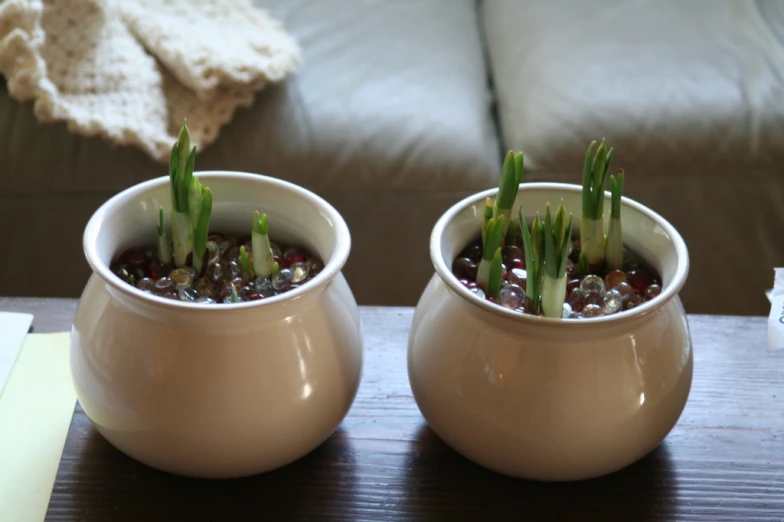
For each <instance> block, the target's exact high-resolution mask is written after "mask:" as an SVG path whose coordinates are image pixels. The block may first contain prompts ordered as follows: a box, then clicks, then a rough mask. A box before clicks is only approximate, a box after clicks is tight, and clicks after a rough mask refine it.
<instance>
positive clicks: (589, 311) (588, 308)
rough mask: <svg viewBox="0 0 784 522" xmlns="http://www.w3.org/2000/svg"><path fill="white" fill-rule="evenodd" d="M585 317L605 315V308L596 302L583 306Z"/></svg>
mask: <svg viewBox="0 0 784 522" xmlns="http://www.w3.org/2000/svg"><path fill="white" fill-rule="evenodd" d="M582 315H583V317H599V316H600V315H604V310H603V309H602V307H601V306H599V305H595V304H587V305H585V306H584V307H583V311H582Z"/></svg>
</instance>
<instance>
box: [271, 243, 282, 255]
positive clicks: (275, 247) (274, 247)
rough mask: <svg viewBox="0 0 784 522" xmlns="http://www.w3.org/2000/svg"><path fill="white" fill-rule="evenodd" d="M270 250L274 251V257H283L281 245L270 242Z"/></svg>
mask: <svg viewBox="0 0 784 522" xmlns="http://www.w3.org/2000/svg"><path fill="white" fill-rule="evenodd" d="M270 250H272V255H273V256H275V257H283V253H282V252H281V250H280V245H278V244H277V243H275V242H273V241H270Z"/></svg>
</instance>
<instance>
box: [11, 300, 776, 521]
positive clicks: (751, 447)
mask: <svg viewBox="0 0 784 522" xmlns="http://www.w3.org/2000/svg"><path fill="white" fill-rule="evenodd" d="M74 307H75V302H73V301H69V300H36V299H24V300H16V299H12V300H9V299H0V310H14V311H32V312H33V313H36V314H37V316H36V321H35V328H36V331H56V330H63V329H67V328H68V327H69V325H70V317H71V316H72V313H73V310H74ZM412 314H413V310H412V309H410V308H363V309H362V321H363V326H364V328H365V335H366V350H367V352H366V359H365V367H364V375H363V380H362V385H361V387H360V390H359V393H358V396H357V398H356V401H355V403H354V405H353V408H352V410H351V412H350V413H349V415H348V416H347V417H346V419H345V420H344V422H343V423H342V425H341V427H340V428H339V429H338V431H337V432H336V433H335V434H334V435H333V436H332V437H331V438H330V439H329V440H328V441H327V442H325V443H324V444H323V445H322V446H320V447H319V448H318V449H316V450H315V451H313V452H312V453H311V454H310V455H308V456H306V457H305V458H303V459H301V460H300V461H298V462H296V463H294V464H292V465H290V466H287V467H285V468H283V469H280V470H277V471H275V472H272V473H269V474H266V475H262V476H257V477H253V478H249V479H242V480H227V481H206V480H192V479H184V478H180V477H175V476H172V475H168V474H165V473H161V472H158V471H155V470H152V469H150V468H147V467H145V466H143V465H141V464H138V463H136V462H135V461H133V460H131V459H129V458H127V457H125V456H124V455H123V454H121V453H120V452H119V451H117V450H115V449H114V448H113V447H112V446H111V445H109V444H108V443H107V442H106V441H105V440H104V439H103V438H102V437H101V436H100V435H99V434H98V433H97V432H96V431H95V430H94V429H93V428H92V426H91V424H90V422H89V420H88V419H87V418H86V416H85V415H84V414H83V413H82V411H81V410H80V409H79V408H78V407H77V410H76V413H75V415H74V420H73V423H72V426H71V429H70V432H69V434H68V439H67V442H66V446H65V450H64V453H63V458H62V461H61V464H60V469H59V471H58V474H57V480H56V484H55V487H54V490H53V492H52V497H51V502H50V505H49V510H48V513H47V517H46V519H47V520H52V521H65V520H67V521H74V520H80V521H98V520H101V521H103V520H111V521H124V520H134V521H157V520H166V521H174V520H187V521H201V520H205V521H206V520H210V521H213V520H214V521H233V520H267V519H269V520H352V521H353V520H373V521H383V520H512V519H514V520H535V521H540V520H566V521H570V520H575V521H592V520H623V521H639V522H646V521H662V520H704V521H716V522H720V521H771V522H772V521H776V522H782V521H784V351H780V352H773V353H768V352H767V351H766V349H765V339H766V337H765V327H766V323H765V320H764V319H763V318H749V317H720V316H716V317H712V316H700V315H695V316H690V318H689V322H690V326H691V329H692V335H693V339H694V353H695V374H694V383H693V387H692V392H691V396H690V399H689V403H688V404H687V406H686V409H685V411H684V413H683V416H682V417H681V419H680V421H679V422H678V425H677V426H676V427H675V429H674V430H673V431H672V433H671V434H670V435H669V436H668V437H667V439H666V440H665V441H664V443H662V445H661V446H660V447H659V448H657V449H656V450H655V451H654V452H653V453H651V454H650V455H649V456H647V457H646V458H644V459H643V460H641V461H640V462H638V463H637V464H634V465H632V466H630V467H629V468H627V469H625V470H623V471H620V472H618V473H616V474H613V475H611V476H608V477H604V478H601V479H596V480H590V481H583V482H577V483H569V484H544V483H536V482H529V481H524V480H516V479H511V478H507V477H503V476H500V475H497V474H494V473H492V472H489V471H486V470H484V469H482V468H480V467H478V466H476V465H474V464H472V463H471V462H469V461H467V460H465V459H464V458H462V457H461V456H459V455H457V454H456V453H455V452H454V451H452V450H451V449H450V448H449V447H447V446H446V445H445V444H444V443H443V442H441V440H440V439H439V438H438V437H437V436H436V435H434V434H433V432H432V431H431V430H430V429H429V428H428V427H427V425H426V424H425V423H424V421H423V419H422V416H421V414H420V413H419V411H418V409H417V407H416V404H415V403H414V400H413V398H412V396H411V392H410V389H409V385H408V377H407V374H406V340H407V335H408V326H409V324H410V321H411V317H412ZM0 518H1V517H0Z"/></svg>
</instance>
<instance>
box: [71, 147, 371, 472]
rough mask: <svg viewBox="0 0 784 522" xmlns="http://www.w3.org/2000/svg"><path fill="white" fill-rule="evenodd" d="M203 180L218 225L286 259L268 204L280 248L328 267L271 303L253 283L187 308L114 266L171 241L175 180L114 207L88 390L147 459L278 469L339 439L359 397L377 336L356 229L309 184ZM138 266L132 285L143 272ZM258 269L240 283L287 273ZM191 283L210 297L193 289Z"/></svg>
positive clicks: (84, 322) (95, 280) (89, 305)
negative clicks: (362, 295) (350, 270)
mask: <svg viewBox="0 0 784 522" xmlns="http://www.w3.org/2000/svg"><path fill="white" fill-rule="evenodd" d="M186 149H187V147H186ZM190 165H191V169H192V166H193V163H192V162H191V164H190ZM172 168H173V169H174V170H176V167H174V162H173V167H172ZM195 174H196V175H197V176H198V179H199V180H200V182H202V183H204V186H206V187H209V191H210V196H211V199H212V201H213V202H214V203H213V204H212V205H211V208H210V212H209V216H210V219H211V226H212V227H214V229H215V230H217V231H219V232H220V233H224V234H235V236H236V237H241V236H242V235H243V234H244V233H245V231H248V232H249V234H250V230H251V226H252V228H253V234H254V236H253V244H254V246H257V245H258V244H262V245H266V247H267V250H270V251H271V250H274V249H271V248H270V247H269V244H264V243H263V242H262V243H258V242H257V241H256V240H257V239H258V238H257V236H256V231H257V229H258V227H260V226H261V220H260V219H257V218H254V217H253V216H254V212H256V211H257V210H258V209H259V208H262V209H264V212H265V217H266V216H268V219H269V221H268V223H267V222H266V219H265V220H264V221H265V223H264V227H263V228H264V235H265V236H266V235H267V234H269V237H268V238H267V240H268V241H270V242H275V241H277V242H282V243H287V244H294V245H298V246H299V247H301V248H302V249H303V250H304V251H307V252H308V253H310V254H312V255H313V256H315V257H316V258H318V260H320V261H323V266H319V267H318V270H316V271H315V273H314V275H310V276H307V277H305V276H303V278H302V279H304V282H302V283H301V284H299V285H296V284H295V285H292V284H288V286H287V287H286V288H285V289H281V288H278V286H276V287H275V288H272V289H269V288H268V289H267V290H269V292H266V293H263V292H262V290H258V292H259V293H260V296H261V297H259V298H258V299H251V300H248V299H245V298H240V297H239V296H238V295H237V292H238V291H240V293H242V290H243V288H245V287H244V286H243V287H242V288H239V286H240V285H239V284H238V285H237V286H236V287H235V286H233V285H229V287H228V288H230V289H231V290H230V295H228V296H227V295H223V298H224V299H223V300H219V299H209V298H205V299H203V300H200V301H197V300H195V299H191V298H189V297H188V295H190V294H188V292H183V293H182V297H183V298H182V299H180V298H178V297H177V294H175V297H173V296H172V295H164V294H162V293H161V292H156V291H154V290H150V289H145V288H140V287H138V286H137V285H135V284H133V281H130V282H131V283H132V284H129V281H128V280H124V279H123V278H122V277H120V276H118V272H116V271H113V270H112V266H113V263H116V261H117V259H118V257H121V253H123V252H126V251H127V250H128V249H129V248H131V249H133V248H136V247H139V246H140V245H146V244H152V245H155V244H156V237H155V232H154V231H155V223H160V221H161V220H162V217H163V215H164V214H165V212H163V211H161V208H163V207H166V208H167V210H171V209H172V208H173V207H172V202H173V200H174V197H173V196H172V194H173V192H176V191H173V190H172V187H173V186H174V184H173V180H174V179H175V177H176V176H170V177H164V178H158V179H154V180H151V181H148V182H144V183H141V184H139V185H136V186H133V187H130V188H129V189H127V190H125V191H123V192H121V193H119V194H117V195H116V196H114V197H113V198H111V199H110V200H109V201H107V202H106V203H105V204H103V205H102V206H101V207H100V208H99V209H98V210H97V211H96V212H95V214H94V215H93V216H92V217H91V219H90V221H89V223H88V224H87V227H86V229H85V233H84V251H85V255H86V258H87V261H88V263H89V264H90V266H91V268H92V270H93V274H92V275H91V277H90V279H89V281H88V283H87V286H86V288H85V289H84V292H83V294H82V296H81V299H80V301H79V306H78V309H77V312H76V316H75V319H74V324H73V328H72V331H71V366H72V372H73V380H74V385H75V388H76V393H77V397H78V399H79V402H80V404H81V405H82V407H83V409H84V411H85V413H86V414H87V416H88V417H89V418H90V420H91V421H92V423H93V424H94V426H95V427H96V429H97V430H98V431H99V432H100V433H101V434H102V435H103V436H104V437H105V438H106V439H107V440H108V441H109V442H111V443H112V444H113V445H114V446H115V447H117V448H118V449H119V450H120V451H122V452H124V453H126V454H127V455H129V456H130V457H132V458H134V459H136V460H138V461H140V462H142V463H144V464H147V465H149V466H151V467H154V468H157V469H160V470H163V471H167V472H171V473H175V474H181V475H187V476H192V477H202V478H229V477H241V476H248V475H253V474H258V473H263V472H267V471H270V470H272V469H275V468H278V467H281V466H284V465H286V464H288V463H291V462H292V461H294V460H297V459H299V458H301V457H302V456H304V455H305V454H307V453H309V452H310V451H311V450H313V449H314V448H316V447H317V446H318V445H320V444H321V443H322V442H324V441H325V440H326V439H327V438H328V437H329V436H330V435H331V434H332V433H333V432H334V431H335V430H336V429H337V427H338V425H339V424H340V423H341V421H342V419H343V418H344V417H345V415H346V413H347V412H348V410H349V408H350V406H351V404H352V402H353V400H354V397H355V395H356V392H357V388H358V385H359V382H360V376H361V370H362V359H363V346H362V334H361V327H360V321H359V313H358V308H357V304H356V301H355V300H354V296H353V294H352V292H351V289H350V288H349V286H348V284H347V282H346V280H345V278H344V277H343V275H342V273H341V270H342V267H343V266H344V264H345V262H346V260H347V258H348V255H349V251H350V235H349V231H348V227H347V226H346V223H345V221H344V220H343V218H342V217H341V216H340V214H339V213H338V212H337V211H336V210H335V209H334V208H333V207H332V206H331V205H329V204H328V203H327V202H326V201H324V200H323V199H321V198H319V197H318V196H316V195H315V194H313V193H311V192H309V191H307V190H305V189H303V188H301V187H298V186H296V185H294V184H291V183H288V182H284V181H281V180H278V179H274V178H271V177H266V176H261V175H256V174H249V173H239V172H223V171H209V172H198V173H195ZM194 179H195V177H194ZM196 185H197V184H196V183H194V184H193V186H196ZM205 208H207V207H205ZM257 217H258V216H257ZM183 223H187V219H186V220H185V221H184V222H183ZM183 223H180V225H183ZM267 227H268V228H267ZM181 228H182V227H181ZM197 228H198V227H195V228H194V230H196V229H197ZM164 230H165V227H164ZM164 230H161V232H163V231H164ZM267 230H269V232H267ZM169 232H171V231H169ZM197 235H198V234H197ZM204 235H205V237H207V236H206V232H205V233H204ZM160 237H163V234H162V235H161V236H159V238H158V239H160ZM210 237H212V236H210ZM178 241H179V242H180V244H183V241H182V238H180V239H179V240H176V239H175V241H174V243H175V247H176V244H177V242H178ZM199 242H201V243H203V242H204V241H203V239H202V240H199V239H197V240H196V244H197V245H198V243H199ZM201 246H202V247H204V245H201ZM243 246H244V245H243ZM249 246H250V245H249ZM197 248H198V247H197ZM163 250H164V251H165V248H164V249H163ZM243 250H244V249H243ZM205 252H206V254H205ZM260 252H261V250H258V251H257V252H256V253H257V254H258V253H260ZM202 253H203V254H205V256H204V260H203V265H204V266H202V267H201V270H202V271H203V273H205V274H206V273H207V270H208V269H209V266H208V264H209V263H210V262H211V261H210V259H209V258H210V257H212V254H213V253H214V254H215V256H214V259H217V260H220V259H222V258H220V257H219V254H218V253H215V252H212V251H211V250H209V248H207V249H206V250H202ZM167 254H168V255H171V253H168V252H163V257H166V255H167ZM146 255H147V257H150V256H151V255H158V256H159V255H161V252H160V251H159V252H158V253H157V254H149V253H148V254H146ZM176 255H177V254H175V256H174V257H176ZM179 255H181V256H182V253H181V252H180V254H179ZM220 255H223V254H220ZM190 257H191V256H190V255H189V256H188V258H189V259H190ZM245 257H246V258H247V257H249V256H248V255H247V254H246V256H245ZM270 259H272V254H270ZM274 259H275V262H274V263H275V264H277V261H278V260H280V262H281V263H284V262H285V263H296V262H300V261H301V259H298V258H296V256H294V258H293V259H288V258H286V260H285V261H284V260H283V257H282V256H281V255H280V253H278V252H275V257H274ZM213 261H214V260H213ZM243 261H247V259H244V260H243ZM172 262H174V261H172ZM217 262H220V261H217ZM158 266H159V267H160V266H161V264H160V263H159V265H158ZM259 266H261V265H259ZM130 268H131V274H130V277H131V278H133V273H134V272H133V271H134V270H139V269H138V268H134V267H130ZM170 268H171V267H170ZM186 269H191V268H190V265H187V266H184V267H183V268H182V270H184V271H187V270H186ZM243 269H244V270H249V271H250V272H251V274H250V278H249V277H247V274H239V275H237V277H236V279H237V280H238V281H239V280H241V279H242V278H243V277H244V278H245V283H247V285H252V284H253V283H254V281H257V282H258V281H262V280H265V279H264V277H268V276H270V275H272V274H270V273H267V274H262V275H259V274H258V273H255V274H254V273H252V272H253V270H254V269H253V267H252V266H251V265H250V264H247V263H243V266H242V267H241V268H240V270H243ZM266 269H272V270H273V271H274V270H278V271H282V270H283V268H281V267H278V266H276V267H272V265H271V264H270V265H267V267H266V268H261V269H260V270H266ZM123 270H125V269H123ZM172 270H179V269H178V268H173V269H172ZM123 273H125V272H123ZM139 276H141V277H143V278H145V279H147V278H150V274H149V273H147V274H139ZM255 276H258V277H256V279H253V278H254V277H255ZM204 277H205V278H206V277H207V276H204ZM159 279H165V276H161V277H160V278H159ZM169 279H176V278H175V277H174V276H173V275H172V277H171V278H169ZM185 279H186V280H187V278H185ZM178 281H179V280H178ZM136 283H138V281H136ZM288 283H290V281H288ZM166 284H168V282H166ZM176 284H177V285H186V286H183V287H182V288H186V289H187V288H190V289H191V290H193V291H195V290H194V289H193V288H192V287H187V281H186V282H182V281H179V282H177V283H176ZM190 284H191V285H192V284H193V282H192V281H191V282H190ZM205 284H206V283H205ZM241 284H242V283H241ZM247 285H246V286H247ZM259 285H261V283H259ZM205 288H206V287H205ZM276 289H277V290H276ZM202 290H203V289H200V290H199V291H202ZM283 290H285V291H283ZM262 294H263V295H262ZM245 297H247V296H245ZM243 299H244V300H243Z"/></svg>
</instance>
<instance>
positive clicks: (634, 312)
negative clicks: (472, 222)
mask: <svg viewBox="0 0 784 522" xmlns="http://www.w3.org/2000/svg"><path fill="white" fill-rule="evenodd" d="M519 190H526V191H536V190H543V191H544V190H549V191H552V190H562V191H563V190H565V191H569V192H581V191H582V186H580V185H575V184H571V183H550V182H526V183H521V184H520V185H519ZM497 193H498V189H497V188H494V189H489V190H485V191H483V192H479V193H477V194H473V195H471V196H468V197H467V198H464V199H463V200H461V201H458V202H457V203H455V204H454V205H452V206H451V207H450V208H449V209H448V210H447V211H446V212H445V213H444V214H443V215H442V216H441V217H440V218H439V219H438V221H437V222H436V224H435V226H434V227H433V232H432V233H431V235H430V259H431V261H432V263H433V266H434V267H435V269H436V272H437V273H438V275H439V276H440V277H441V279H442V280H443V281H444V282H445V283H446V285H447V286H448V287H449V288H450V289H451V290H452V291H453V292H455V293H456V294H457V295H458V296H460V297H462V298H463V299H465V300H466V301H468V302H469V303H470V304H472V305H474V306H478V307H480V308H482V309H484V310H486V311H488V312H490V313H492V314H495V315H498V316H501V317H507V318H509V319H512V320H514V321H517V322H520V323H527V324H532V325H533V324H541V325H551V326H561V327H565V328H580V327H581V326H591V325H596V324H598V323H610V322H612V323H617V322H621V321H626V320H633V319H634V318H637V317H640V316H642V315H646V314H649V313H651V312H652V311H654V310H656V309H658V308H659V307H660V306H661V305H663V304H664V303H665V302H667V301H669V300H670V299H672V298H673V297H675V296H676V295H677V293H678V292H680V290H681V288H683V285H684V283H685V282H686V277H687V276H688V274H689V251H688V248H687V247H686V242H685V241H684V240H683V237H681V235H680V233H679V232H678V231H677V230H676V229H675V227H673V226H672V225H671V224H670V223H669V221H667V220H666V219H664V218H663V217H662V216H661V215H659V214H657V213H656V212H654V211H653V210H651V209H650V208H648V207H646V206H645V205H643V204H641V203H638V202H636V201H634V200H633V199H629V198H627V197H625V196H623V197H622V199H621V204H622V206H626V207H631V208H634V209H635V210H637V211H639V212H640V213H642V214H645V215H646V216H648V217H649V218H650V219H651V220H653V221H655V222H656V224H657V225H659V226H660V227H661V228H662V229H664V230H665V231H666V232H667V234H668V235H669V236H670V238H672V242H673V245H674V247H675V252H676V254H677V256H678V264H677V267H676V269H675V273H674V274H673V277H672V279H671V280H670V281H669V282H668V284H667V285H663V288H662V292H661V293H660V294H659V295H658V296H656V297H654V298H653V299H651V300H650V301H646V302H645V303H643V304H641V305H638V306H635V307H634V308H632V309H631V310H625V311H623V312H621V313H617V314H612V315H602V316H599V317H586V318H581V319H578V320H574V319H573V320H565V319H561V318H555V317H544V316H536V315H531V314H521V313H519V312H515V311H513V310H509V309H508V308H504V307H502V306H499V305H496V304H494V303H491V302H489V301H487V300H486V299H482V298H480V297H478V296H477V295H476V294H474V293H473V292H471V291H470V290H469V289H468V288H467V287H466V286H465V285H463V284H462V283H460V281H459V280H458V278H457V277H456V276H455V275H454V274H453V273H452V270H451V269H450V267H449V266H447V265H446V263H445V262H444V256H443V253H442V252H441V236H442V235H443V234H444V229H445V228H446V227H447V225H448V224H449V223H450V222H451V221H452V220H453V219H454V217H455V216H456V215H457V214H458V213H460V212H462V211H463V210H465V209H466V208H467V207H469V206H471V205H474V204H478V203H480V202H483V201H484V200H485V199H486V198H488V197H490V198H493V197H494V196H495V195H496V194H497ZM605 194H607V195H609V192H607V191H605ZM478 233H479V229H477V234H478ZM662 283H664V282H663V281H662Z"/></svg>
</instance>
